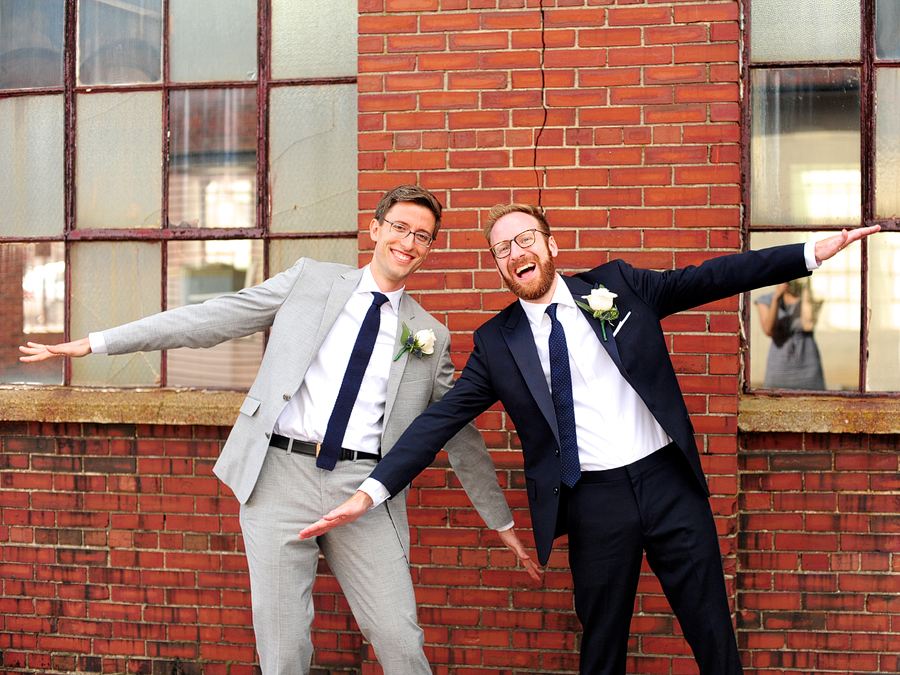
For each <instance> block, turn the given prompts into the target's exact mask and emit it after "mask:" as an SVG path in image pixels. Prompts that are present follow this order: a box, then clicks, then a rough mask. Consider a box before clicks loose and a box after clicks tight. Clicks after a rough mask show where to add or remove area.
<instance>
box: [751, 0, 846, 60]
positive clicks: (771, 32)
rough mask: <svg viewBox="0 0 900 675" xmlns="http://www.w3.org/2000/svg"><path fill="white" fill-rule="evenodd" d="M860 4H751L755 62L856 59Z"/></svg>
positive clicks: (763, 0)
mask: <svg viewBox="0 0 900 675" xmlns="http://www.w3.org/2000/svg"><path fill="white" fill-rule="evenodd" d="M859 17H860V15H859V0H751V3H750V58H751V60H752V61H754V62H757V63H759V62H763V61H766V62H771V61H837V60H845V59H853V60H858V59H859V49H860V23H859V22H860V18H859Z"/></svg>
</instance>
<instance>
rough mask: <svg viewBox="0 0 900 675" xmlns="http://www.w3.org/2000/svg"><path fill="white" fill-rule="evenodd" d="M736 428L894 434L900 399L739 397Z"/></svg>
mask: <svg viewBox="0 0 900 675" xmlns="http://www.w3.org/2000/svg"><path fill="white" fill-rule="evenodd" d="M738 430H739V431H742V432H747V433H765V432H769V433H779V432H780V433H803V432H807V433H819V434H897V433H900V399H895V398H841V397H837V396H831V397H828V396H790V397H788V396H750V395H745V396H741V399H740V403H739V404H738Z"/></svg>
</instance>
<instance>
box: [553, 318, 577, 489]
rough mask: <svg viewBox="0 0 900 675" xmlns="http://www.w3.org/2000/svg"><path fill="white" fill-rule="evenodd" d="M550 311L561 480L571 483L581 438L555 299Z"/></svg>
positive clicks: (564, 337) (554, 403) (574, 474)
mask: <svg viewBox="0 0 900 675" xmlns="http://www.w3.org/2000/svg"><path fill="white" fill-rule="evenodd" d="M547 314H549V315H550V321H551V328H550V390H551V391H550V394H551V396H552V398H553V407H554V409H555V410H556V427H557V429H558V430H559V455H560V457H559V458H560V462H561V464H562V476H561V478H562V482H563V484H564V485H568V486H569V487H572V486H574V485H575V483H577V482H578V479H579V478H581V463H580V462H579V461H578V440H577V438H576V435H575V405H574V403H573V402H572V373H571V372H570V370H569V348H568V346H567V345H566V334H565V332H563V327H562V324H561V323H560V322H559V320H558V319H557V318H556V303H553V304H552V305H550V306H549V307H547Z"/></svg>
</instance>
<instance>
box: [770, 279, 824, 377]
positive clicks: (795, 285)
mask: <svg viewBox="0 0 900 675" xmlns="http://www.w3.org/2000/svg"><path fill="white" fill-rule="evenodd" d="M756 307H757V309H758V310H759V320H760V325H761V326H762V329H763V332H764V333H765V334H766V335H768V336H769V337H771V338H772V344H771V346H770V347H769V358H768V361H767V362H766V377H765V382H764V383H763V387H765V388H766V389H809V390H814V391H822V390H824V389H825V378H824V376H823V374H822V361H821V358H820V357H819V347H818V346H817V345H816V340H815V338H814V337H813V328H815V325H816V320H817V319H818V317H819V310H820V309H821V307H822V301H821V300H813V298H812V293H811V291H810V287H809V279H805V280H800V279H795V280H794V281H791V282H788V283H786V284H779V285H778V286H777V287H776V288H775V291H774V292H773V293H767V294H765V295H762V296H760V297H759V298H757V299H756Z"/></svg>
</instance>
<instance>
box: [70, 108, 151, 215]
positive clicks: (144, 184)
mask: <svg viewBox="0 0 900 675" xmlns="http://www.w3.org/2000/svg"><path fill="white" fill-rule="evenodd" d="M77 110H78V113H77V114H78V118H77V132H76V137H77V143H78V152H77V153H76V155H77V161H76V175H77V180H76V198H75V204H76V213H75V219H76V220H75V226H76V227H79V228H158V227H159V225H160V205H161V203H162V197H161V193H162V177H161V168H160V165H161V163H162V150H161V146H162V112H161V111H162V104H161V99H160V93H159V92H138V93H133V94H80V95H79V96H78V97H77Z"/></svg>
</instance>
